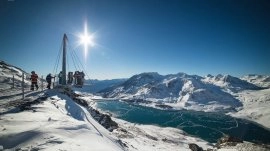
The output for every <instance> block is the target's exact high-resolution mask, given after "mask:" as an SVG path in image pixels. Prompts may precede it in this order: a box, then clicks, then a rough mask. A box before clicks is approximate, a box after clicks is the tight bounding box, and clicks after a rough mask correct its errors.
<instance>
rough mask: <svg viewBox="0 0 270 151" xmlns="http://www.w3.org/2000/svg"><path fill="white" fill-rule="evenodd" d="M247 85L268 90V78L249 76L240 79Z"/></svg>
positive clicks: (264, 76)
mask: <svg viewBox="0 0 270 151" xmlns="http://www.w3.org/2000/svg"><path fill="white" fill-rule="evenodd" d="M241 79H242V80H245V81H247V82H249V83H253V84H255V85H257V86H259V87H266V88H270V76H269V75H256V74H250V75H246V76H243V77H242V78H241Z"/></svg>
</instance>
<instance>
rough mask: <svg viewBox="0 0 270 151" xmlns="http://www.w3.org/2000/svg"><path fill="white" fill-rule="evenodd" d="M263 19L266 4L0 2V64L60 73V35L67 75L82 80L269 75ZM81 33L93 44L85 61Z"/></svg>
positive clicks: (208, 0)
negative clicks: (80, 74) (81, 75)
mask: <svg viewBox="0 0 270 151" xmlns="http://www.w3.org/2000/svg"><path fill="white" fill-rule="evenodd" d="M269 14H270V2H269V0H256V1H255V0H218V1H217V0H0V60H3V61H5V62H7V63H9V64H12V65H15V66H18V67H20V68H22V69H24V70H25V71H27V72H31V71H32V70H34V71H36V73H37V74H39V75H43V76H45V75H47V74H48V73H53V74H54V73H58V72H59V71H60V70H61V69H60V67H61V61H60V62H59V63H57V62H58V60H61V57H58V54H59V52H60V51H61V49H62V48H61V44H62V39H63V35H64V33H66V34H67V37H68V52H67V53H68V55H67V57H68V59H67V60H68V62H67V64H68V71H73V72H74V71H75V70H76V69H78V66H80V68H79V70H84V71H85V72H86V74H87V77H86V78H91V79H115V78H129V77H131V76H132V75H134V74H139V73H142V72H158V73H159V74H162V75H165V74H175V73H179V72H184V73H187V74H196V75H200V76H204V75H206V74H213V75H216V74H230V75H233V76H243V75H247V74H263V75H266V74H267V75H269V74H270V68H269V67H270V59H269V57H270V19H269ZM85 25H86V27H87V29H88V32H89V34H90V35H92V36H93V40H94V43H95V45H93V46H88V53H87V54H86V55H85V53H84V45H82V44H79V41H80V37H78V35H79V34H81V33H83V32H84V28H85ZM74 54H76V55H74ZM72 56H77V57H75V58H77V60H76V59H75V60H74V62H75V63H73V61H72ZM76 66H77V67H76Z"/></svg>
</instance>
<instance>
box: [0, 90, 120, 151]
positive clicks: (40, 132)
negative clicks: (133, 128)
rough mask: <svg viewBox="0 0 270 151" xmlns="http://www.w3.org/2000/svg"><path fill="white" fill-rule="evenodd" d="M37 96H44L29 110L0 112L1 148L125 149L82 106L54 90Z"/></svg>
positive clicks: (118, 150) (116, 150)
mask: <svg viewBox="0 0 270 151" xmlns="http://www.w3.org/2000/svg"><path fill="white" fill-rule="evenodd" d="M38 95H41V96H43V98H45V99H44V100H43V101H40V102H39V103H37V104H36V105H33V106H31V107H28V108H27V109H28V110H26V111H23V112H10V111H8V113H6V114H4V115H1V119H0V120H1V124H0V127H1V134H0V145H1V146H2V147H3V148H4V149H11V150H115V151H120V150H124V149H123V148H122V147H121V146H120V145H119V144H118V143H117V139H116V138H115V137H113V135H111V134H109V132H108V131H107V130H106V129H105V128H103V127H102V126H101V125H99V124H98V123H97V122H96V121H95V120H94V119H93V118H92V116H91V115H90V113H89V112H88V111H87V110H86V109H85V108H83V107H81V106H80V105H78V104H76V103H75V102H74V101H72V100H71V99H70V98H69V97H67V96H66V95H63V94H60V93H58V92H57V91H55V90H51V91H47V92H46V93H45V94H44V92H39V94H38ZM44 96H45V97H44ZM9 112H10V113H9ZM15 113H16V114H15Z"/></svg>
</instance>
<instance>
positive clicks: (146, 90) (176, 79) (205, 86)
mask: <svg viewBox="0 0 270 151" xmlns="http://www.w3.org/2000/svg"><path fill="white" fill-rule="evenodd" d="M249 77H250V76H249ZM257 77H259V79H256V77H254V76H253V77H252V78H253V80H250V79H251V78H237V77H234V76H231V75H221V74H218V75H216V76H213V75H207V76H205V77H201V76H198V75H188V74H186V73H178V74H169V75H160V74H158V73H156V72H148V73H141V74H137V75H134V76H132V77H131V78H129V79H128V80H126V81H125V82H123V83H121V84H119V85H115V86H113V87H109V88H107V89H104V90H102V91H100V92H101V93H102V94H103V97H105V98H118V99H143V100H152V101H154V102H161V103H169V104H170V105H171V106H174V107H177V108H193V109H195V108H196V109H199V110H202V109H203V110H205V109H209V107H210V108H212V109H211V110H220V109H222V110H224V109H235V108H237V107H241V106H242V103H241V101H239V100H238V99H237V98H236V97H235V94H236V93H238V92H241V91H243V90H261V89H264V88H265V87H266V86H268V85H266V84H264V85H262V82H261V83H260V82H258V81H261V79H262V76H257ZM264 79H265V80H269V79H270V78H269V76H268V78H267V76H264ZM263 86H264V87H263ZM194 107H195V108H194Z"/></svg>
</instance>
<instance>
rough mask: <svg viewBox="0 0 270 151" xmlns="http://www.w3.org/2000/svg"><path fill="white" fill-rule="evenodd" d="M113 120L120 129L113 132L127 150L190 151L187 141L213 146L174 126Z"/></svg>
mask: <svg viewBox="0 0 270 151" xmlns="http://www.w3.org/2000/svg"><path fill="white" fill-rule="evenodd" d="M114 120H115V121H116V122H117V123H118V124H119V125H120V127H121V129H117V131H114V132H113V133H115V134H116V135H117V136H118V137H119V138H121V140H122V141H123V142H125V143H126V145H127V146H128V150H129V151H136V150H140V151H149V150H155V151H164V150H168V151H169V150H170V151H171V150H173V151H190V149H189V147H188V144H189V143H196V144H198V145H199V146H201V147H203V148H204V149H207V148H212V147H213V146H211V144H208V143H207V142H206V141H204V140H201V139H199V138H195V137H191V136H188V135H187V134H185V133H184V132H183V131H181V130H179V129H176V128H170V127H166V128H161V127H158V126H154V125H140V124H134V123H129V122H127V121H123V120H120V119H115V118H114Z"/></svg>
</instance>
